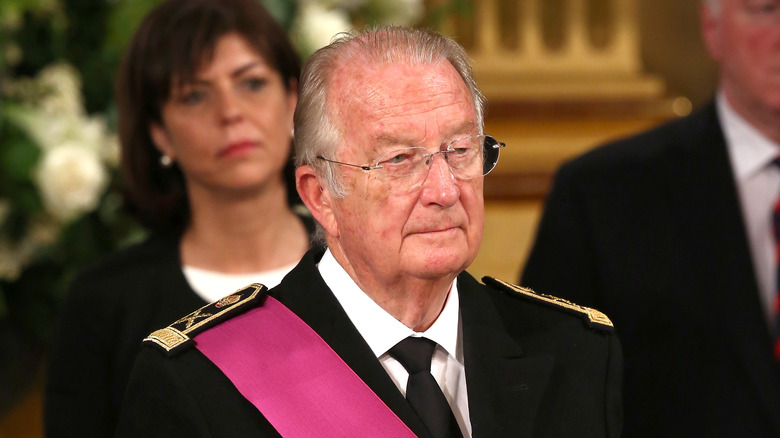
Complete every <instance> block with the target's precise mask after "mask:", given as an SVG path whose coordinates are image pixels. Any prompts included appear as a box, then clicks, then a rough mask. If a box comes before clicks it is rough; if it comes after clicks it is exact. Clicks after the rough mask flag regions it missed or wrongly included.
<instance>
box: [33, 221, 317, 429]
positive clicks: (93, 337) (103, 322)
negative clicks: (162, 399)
mask: <svg viewBox="0 0 780 438" xmlns="http://www.w3.org/2000/svg"><path fill="white" fill-rule="evenodd" d="M301 219H302V220H303V222H304V225H305V226H306V228H307V231H308V232H309V234H310V235H311V233H313V231H314V221H313V220H312V219H311V217H310V216H301ZM230 292H232V291H225V293H226V294H227V293H230ZM205 304H206V303H205V302H204V301H203V299H201V298H200V296H198V295H197V293H196V292H195V291H193V290H192V288H191V287H190V286H189V284H188V283H187V280H186V279H185V277H184V274H183V272H182V266H181V260H180V257H179V239H178V238H176V237H169V236H161V235H153V236H151V237H150V238H149V239H147V240H146V241H144V242H142V243H140V244H137V245H133V246H131V247H128V248H126V249H123V250H121V251H119V252H117V253H114V254H111V255H109V256H107V257H106V258H105V259H103V260H101V261H100V262H98V263H97V264H96V265H95V266H93V267H91V268H89V269H88V270H86V271H84V272H83V273H81V274H80V275H79V276H78V277H77V278H76V280H75V281H74V282H73V284H72V285H71V288H70V292H69V295H68V297H67V299H66V301H65V307H64V308H63V310H62V313H61V321H60V324H59V330H58V331H57V336H56V338H55V339H54V341H53V342H52V344H51V346H50V349H49V358H48V364H47V376H46V389H45V401H44V428H45V432H46V436H47V437H50V438H52V437H73V436H79V437H108V436H113V434H114V430H115V428H116V423H117V420H118V416H119V410H120V409H121V406H122V398H123V397H124V392H125V387H126V386H127V381H128V378H129V377H130V370H131V368H132V366H133V362H134V361H135V357H136V355H137V354H138V352H139V351H140V350H141V340H142V339H143V338H144V337H146V335H148V334H149V333H150V332H151V331H153V330H155V329H157V328H160V327H164V326H167V325H168V324H171V323H172V322H173V321H175V320H177V319H178V318H180V317H181V316H182V315H186V314H188V313H190V312H192V311H194V310H195V309H198V308H199V307H201V306H203V305H205Z"/></svg>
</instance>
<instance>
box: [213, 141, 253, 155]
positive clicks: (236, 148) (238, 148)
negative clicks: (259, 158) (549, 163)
mask: <svg viewBox="0 0 780 438" xmlns="http://www.w3.org/2000/svg"><path fill="white" fill-rule="evenodd" d="M256 147H257V143H256V142H254V141H249V140H245V141H237V142H235V143H231V144H229V145H228V146H227V147H225V148H224V149H222V150H220V151H219V153H218V154H217V157H218V158H226V157H240V156H244V155H247V154H248V153H250V152H251V151H252V149H254V148H256Z"/></svg>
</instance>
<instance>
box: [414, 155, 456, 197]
mask: <svg viewBox="0 0 780 438" xmlns="http://www.w3.org/2000/svg"><path fill="white" fill-rule="evenodd" d="M430 159H431V162H430V164H429V167H428V175H427V176H426V177H425V181H423V186H422V194H421V197H422V200H423V202H425V203H426V204H438V205H441V206H443V207H449V206H451V205H454V204H455V203H456V202H457V201H458V198H460V187H458V184H457V180H456V178H455V175H454V174H453V173H452V169H450V165H449V163H448V162H447V154H442V153H437V154H435V155H432V156H431V157H430Z"/></svg>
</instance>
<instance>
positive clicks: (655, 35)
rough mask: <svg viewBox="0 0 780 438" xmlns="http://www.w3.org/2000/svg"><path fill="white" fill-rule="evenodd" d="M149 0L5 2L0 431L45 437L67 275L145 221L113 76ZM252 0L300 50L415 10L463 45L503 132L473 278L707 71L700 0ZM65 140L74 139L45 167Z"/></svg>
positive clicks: (521, 254)
mask: <svg viewBox="0 0 780 438" xmlns="http://www.w3.org/2000/svg"><path fill="white" fill-rule="evenodd" d="M156 3H157V0H112V1H109V0H59V1H57V0H2V2H0V438H8V437H40V436H42V426H41V421H40V417H41V388H42V382H43V376H42V363H43V360H44V358H45V346H46V342H47V340H48V338H49V336H50V334H51V332H52V330H53V329H54V328H53V327H54V321H56V317H57V312H58V309H59V306H60V304H61V302H62V298H63V296H64V294H65V290H66V287H67V283H68V281H69V279H70V278H71V277H72V275H73V273H74V272H76V271H77V270H79V269H81V268H83V267H84V266H86V265H87V264H89V263H91V262H93V261H94V260H96V259H97V258H99V257H100V256H102V255H103V254H105V253H106V252H108V251H112V250H114V249H116V248H118V247H121V246H123V245H126V244H127V243H129V242H132V241H134V240H137V239H138V238H140V237H141V236H142V235H143V232H142V231H141V230H140V229H138V228H137V227H135V226H134V225H133V224H132V222H130V221H129V220H128V219H127V217H126V216H125V215H124V214H123V212H122V209H121V198H120V196H119V193H120V190H121V181H119V179H118V176H117V173H116V165H117V161H116V160H117V154H116V151H117V145H116V140H115V135H114V129H115V120H114V117H115V116H114V110H113V106H112V105H113V103H112V95H111V94H112V90H111V86H112V85H111V84H112V81H113V74H114V71H115V69H116V66H117V64H118V61H119V57H120V55H121V51H122V48H123V47H124V44H125V43H126V41H127V39H128V38H129V36H130V35H131V34H132V32H133V30H134V29H135V24H136V23H137V22H138V20H139V19H140V17H141V16H142V15H143V13H144V12H145V11H146V10H148V8H149V7H151V6H152V5H153V4H156ZM264 3H266V5H267V6H268V7H269V8H271V9H272V10H273V11H274V13H275V14H276V15H277V16H278V17H279V19H280V21H282V22H283V24H284V25H285V27H286V28H287V29H289V30H290V32H291V34H292V35H293V37H294V38H295V40H296V42H297V43H298V45H299V48H300V50H301V51H302V53H303V54H304V56H305V54H306V53H309V52H310V51H311V50H313V49H314V48H316V47H317V46H318V45H319V44H322V41H323V39H325V40H327V39H329V38H330V35H332V34H333V32H335V31H336V30H341V29H334V24H333V23H338V25H337V26H336V27H338V26H342V27H349V26H350V25H358V26H359V25H362V24H364V23H370V22H376V21H379V22H396V23H398V22H414V23H417V24H418V25H427V26H434V27H436V28H438V29H440V30H442V31H443V32H445V33H449V34H451V35H453V36H454V37H455V38H456V39H458V41H459V42H461V43H462V44H464V45H465V46H467V47H468V49H469V52H470V54H471V55H472V57H473V58H474V61H475V70H476V74H477V80H478V83H479V85H480V87H481V88H482V89H483V91H485V93H486V95H487V97H488V112H487V118H486V133H489V134H492V135H494V136H496V137H497V138H499V140H501V141H505V142H506V143H507V148H506V149H505V150H504V152H502V158H501V161H500V162H499V166H498V168H497V169H496V170H495V171H494V173H492V174H491V175H490V176H488V177H487V179H486V212H487V213H486V214H487V217H486V229H485V237H484V242H483V246H482V249H481V251H480V254H479V256H478V258H477V260H476V261H475V263H474V265H473V266H472V267H471V268H470V270H471V271H472V273H474V274H476V275H478V276H479V275H483V274H484V275H493V276H496V277H499V278H503V279H506V280H508V281H516V279H517V276H518V273H519V272H520V269H521V266H522V264H523V262H524V260H525V257H526V254H527V251H528V249H529V245H530V244H531V242H532V239H533V234H534V231H535V228H536V222H537V221H538V218H539V215H540V213H541V208H542V206H543V201H544V196H545V194H546V192H547V190H548V189H549V186H550V182H551V179H552V177H553V175H554V172H555V170H556V168H557V167H558V166H559V165H560V163H561V162H563V161H565V160H567V159H569V158H571V157H573V156H576V155H578V154H580V153H582V152H584V151H586V150H588V149H590V148H592V147H594V146H596V145H598V144H601V143H603V142H605V141H608V140H610V139H614V138H616V137H621V136H626V135H630V134H633V133H635V132H638V131H640V130H643V129H647V128H649V127H652V126H655V125H657V124H659V123H662V122H664V121H666V120H669V119H671V118H675V117H680V116H682V115H685V114H687V113H689V112H690V111H691V110H693V109H695V108H697V107H699V106H701V105H702V104H703V103H705V102H706V101H707V100H709V99H710V98H711V97H712V95H713V92H714V89H715V86H716V80H717V79H716V75H715V65H714V63H713V62H712V61H711V60H710V59H709V58H708V56H707V54H706V52H705V50H704V47H703V45H702V42H701V39H700V36H699V24H698V9H699V2H698V1H697V0H683V1H679V0H479V1H475V2H473V3H472V2H471V1H468V0H428V1H425V2H423V1H422V0H403V1H396V0H364V1H342V2H340V1H333V2H330V3H329V4H330V5H331V6H330V7H326V6H325V5H326V4H327V3H328V2H324V1H323V2H318V1H313V2H312V4H316V5H320V6H321V7H320V8H319V9H316V8H314V9H311V8H310V9H311V10H308V11H304V10H302V9H303V8H300V7H299V6H300V5H299V4H298V2H295V1H292V0H264ZM334 5H335V6H334ZM350 5H351V6H350ZM491 10H492V12H490V11H491ZM486 11H487V12H486ZM306 14H308V15H306ZM304 15H305V16H304ZM326 23H329V24H328V25H326ZM615 34H619V35H620V36H619V37H617V39H616V37H615V36H614V35H615ZM614 41H618V43H615V44H617V46H615V45H614V44H613V43H614ZM529 47H530V49H529ZM605 52H608V53H607V54H606V55H605ZM62 144H68V145H76V147H75V148H70V149H69V150H71V151H76V152H74V153H75V155H71V158H72V159H71V160H70V161H68V160H65V163H66V164H64V165H60V167H54V168H52V169H48V171H46V172H44V171H42V170H41V169H42V168H43V166H44V163H45V162H46V161H47V160H46V158H47V157H49V156H50V155H52V154H53V153H55V151H59V152H61V148H60V145H62ZM59 152H58V153H59ZM61 161H62V160H61ZM84 163H87V164H86V165H85V164H84ZM55 176H56V177H58V178H59V179H57V178H55ZM74 181H75V182H74ZM76 195H78V196H76ZM58 200H60V201H62V200H65V201H68V202H64V203H63V202H59V203H58V202H57V201H58Z"/></svg>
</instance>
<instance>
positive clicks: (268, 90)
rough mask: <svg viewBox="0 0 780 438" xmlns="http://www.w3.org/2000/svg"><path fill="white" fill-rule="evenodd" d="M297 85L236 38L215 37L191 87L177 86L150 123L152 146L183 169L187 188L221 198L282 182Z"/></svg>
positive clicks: (226, 36) (230, 35)
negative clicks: (159, 115) (210, 54)
mask: <svg viewBox="0 0 780 438" xmlns="http://www.w3.org/2000/svg"><path fill="white" fill-rule="evenodd" d="M295 87H297V84H292V87H291V89H290V91H288V90H287V88H285V86H284V83H283V81H282V78H281V76H280V75H279V73H278V72H277V71H276V70H275V69H274V68H273V67H271V66H270V65H268V64H267V63H266V62H265V60H264V59H263V57H262V56H261V55H259V54H258V53H257V52H255V51H254V50H253V49H252V47H251V46H250V45H249V44H248V43H247V42H246V41H245V40H244V39H243V38H242V37H241V36H239V35H238V34H227V35H225V36H223V37H222V38H220V40H219V41H218V42H217V44H216V46H215V50H214V56H213V59H212V60H211V62H210V63H207V64H204V65H203V66H202V67H201V68H200V70H198V71H197V72H196V73H195V75H194V79H193V81H192V83H184V84H182V83H177V82H176V81H175V80H174V84H173V87H172V90H171V96H170V98H169V99H168V101H167V102H165V103H164V104H163V107H162V125H158V124H153V125H152V126H151V135H152V139H153V140H154V142H155V144H156V146H157V148H158V149H159V150H160V151H161V152H162V153H164V154H166V155H168V156H169V157H171V158H172V159H173V160H174V161H175V162H176V163H177V164H178V165H179V167H180V168H181V170H182V172H183V173H184V178H185V180H186V182H187V187H188V191H189V192H190V194H191V195H192V194H193V190H199V191H207V192H211V193H215V192H222V193H224V194H226V195H229V194H230V193H237V192H247V193H252V191H255V190H258V189H262V188H263V187H268V184H269V183H270V184H283V182H282V181H283V177H282V169H283V168H284V165H285V163H286V161H287V158H288V156H289V153H290V140H291V132H292V126H293V111H294V110H295V104H296V103H297V93H296V91H297V90H296V89H295Z"/></svg>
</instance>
